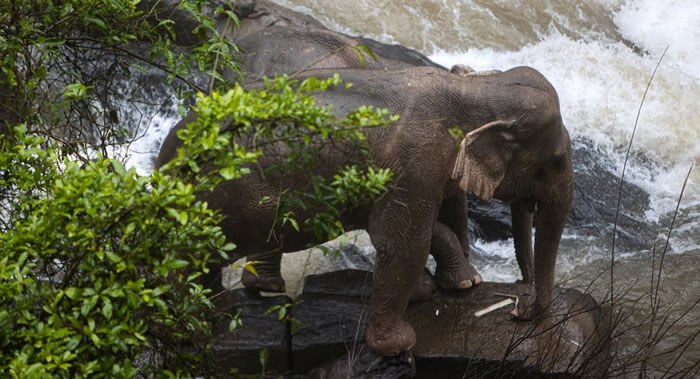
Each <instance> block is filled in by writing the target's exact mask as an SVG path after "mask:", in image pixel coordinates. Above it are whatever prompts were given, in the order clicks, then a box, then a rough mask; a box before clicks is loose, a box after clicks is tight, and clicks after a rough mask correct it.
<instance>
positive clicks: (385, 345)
mask: <svg viewBox="0 0 700 379" xmlns="http://www.w3.org/2000/svg"><path fill="white" fill-rule="evenodd" d="M386 325H387V326H386V327H385V328H377V327H375V325H374V323H370V324H369V326H368V327H367V345H368V346H369V348H370V349H372V351H374V352H375V353H377V354H379V355H383V356H387V357H388V356H396V355H399V354H400V353H401V352H404V351H408V350H410V349H411V348H412V347H413V346H414V345H415V344H416V332H415V331H414V330H413V328H412V327H411V325H409V324H408V323H407V322H406V321H404V320H399V322H397V323H391V324H386Z"/></svg>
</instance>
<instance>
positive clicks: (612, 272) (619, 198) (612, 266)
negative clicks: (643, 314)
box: [610, 46, 668, 315]
mask: <svg viewBox="0 0 700 379" xmlns="http://www.w3.org/2000/svg"><path fill="white" fill-rule="evenodd" d="M667 51H668V46H666V49H664V52H663V54H661V57H660V58H659V61H658V62H657V63H656V67H654V72H652V73H651V77H650V78H649V82H648V83H647V88H646V89H645V90H644V96H642V101H641V102H640V103H639V109H638V110H637V118H636V120H635V121H634V128H633V129H632V136H630V143H629V145H627V153H625V162H624V164H623V166H622V174H621V175H620V188H619V192H618V195H617V206H616V207H615V223H614V224H613V238H612V249H611V252H610V307H611V309H612V308H613V305H614V304H613V298H614V293H613V292H614V291H613V289H614V288H615V236H616V235H617V221H618V218H619V216H620V203H621V201H622V185H623V184H624V181H625V171H626V169H627V161H628V160H629V156H630V151H631V150H632V142H633V141H634V135H635V133H636V132H637V124H638V123H639V116H640V115H641V113H642V106H643V105H644V100H645V99H646V97H647V93H648V92H649V87H651V82H652V81H653V80H654V75H656V70H658V68H659V65H661V61H662V60H663V59H664V56H666V52H667ZM610 313H611V315H612V313H613V312H610Z"/></svg>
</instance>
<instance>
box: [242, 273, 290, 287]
mask: <svg viewBox="0 0 700 379" xmlns="http://www.w3.org/2000/svg"><path fill="white" fill-rule="evenodd" d="M241 282H242V283H243V286H245V288H248V289H252V290H258V291H263V292H285V291H286V286H285V284H284V279H282V275H281V274H280V273H279V271H278V272H265V271H260V270H258V275H255V274H253V273H252V272H250V271H248V270H243V275H242V276H241Z"/></svg>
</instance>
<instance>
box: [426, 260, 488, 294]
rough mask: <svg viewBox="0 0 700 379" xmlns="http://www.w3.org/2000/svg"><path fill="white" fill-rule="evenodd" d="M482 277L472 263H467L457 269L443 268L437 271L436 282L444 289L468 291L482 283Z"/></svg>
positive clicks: (439, 267) (438, 268)
mask: <svg viewBox="0 0 700 379" xmlns="http://www.w3.org/2000/svg"><path fill="white" fill-rule="evenodd" d="M481 281H482V279H481V275H479V273H478V272H477V271H476V269H475V268H474V266H472V265H471V263H469V262H467V261H465V262H463V263H462V264H460V265H459V267H457V268H446V267H441V266H440V265H439V264H438V267H437V269H436V270H435V282H436V283H437V285H438V287H440V288H443V289H449V290H454V289H467V288H471V287H472V286H475V285H477V284H479V283H481Z"/></svg>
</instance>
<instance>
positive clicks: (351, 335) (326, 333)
mask: <svg viewBox="0 0 700 379" xmlns="http://www.w3.org/2000/svg"><path fill="white" fill-rule="evenodd" d="M371 283H372V273H371V272H368V271H360V270H343V271H335V272H330V273H326V274H321V275H311V276H308V277H306V279H305V280H304V292H303V294H302V295H301V296H300V297H299V299H298V300H297V306H296V307H295V308H294V310H293V311H292V314H293V317H294V318H295V319H297V320H299V321H300V322H301V323H302V324H303V325H302V326H299V327H297V328H296V333H295V334H294V336H293V338H292V359H293V361H294V370H295V371H296V372H299V373H305V372H308V371H309V370H311V369H313V368H315V367H319V366H321V365H322V364H323V363H324V362H327V361H329V360H332V359H334V358H337V357H339V356H343V355H346V354H350V355H351V356H354V355H355V354H358V353H359V352H361V351H362V350H364V349H367V347H366V345H365V343H364V340H365V330H366V327H367V322H368V317H369V303H368V295H369V292H370V291H371Z"/></svg>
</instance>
